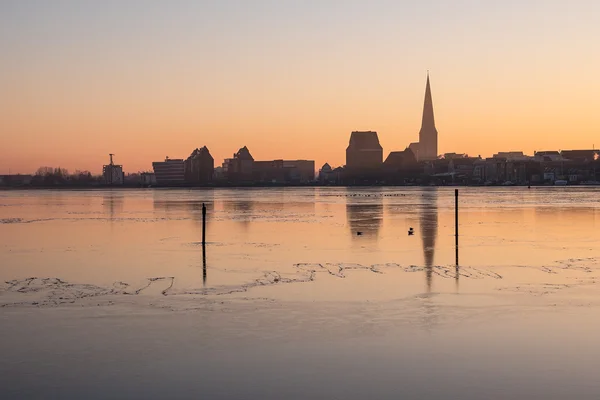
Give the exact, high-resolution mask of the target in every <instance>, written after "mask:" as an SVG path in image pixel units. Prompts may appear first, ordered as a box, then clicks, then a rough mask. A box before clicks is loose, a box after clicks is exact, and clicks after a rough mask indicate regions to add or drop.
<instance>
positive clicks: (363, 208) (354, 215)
mask: <svg viewBox="0 0 600 400" xmlns="http://www.w3.org/2000/svg"><path fill="white" fill-rule="evenodd" d="M346 219H347V221H348V227H349V228H350V233H351V234H352V237H354V238H355V239H357V238H360V237H362V236H367V237H370V238H377V237H378V236H379V230H380V229H381V223H382V221H383V199H382V198H381V196H376V197H372V198H370V199H369V200H364V199H355V198H351V197H347V199H346Z"/></svg>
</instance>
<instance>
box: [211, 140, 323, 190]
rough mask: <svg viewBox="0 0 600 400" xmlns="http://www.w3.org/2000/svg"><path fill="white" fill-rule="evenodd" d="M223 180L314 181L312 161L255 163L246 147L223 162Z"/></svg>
mask: <svg viewBox="0 0 600 400" xmlns="http://www.w3.org/2000/svg"><path fill="white" fill-rule="evenodd" d="M222 175H223V179H226V180H227V181H228V182H230V183H245V184H250V183H278V184H280V183H308V182H312V181H314V180H315V162H314V161H313V160H269V161H255V160H254V157H252V155H251V154H250V151H249V150H248V148H247V147H246V146H244V147H242V148H241V149H240V150H239V151H238V152H237V153H235V154H234V155H233V158H228V159H226V160H225V161H224V162H223V167H222Z"/></svg>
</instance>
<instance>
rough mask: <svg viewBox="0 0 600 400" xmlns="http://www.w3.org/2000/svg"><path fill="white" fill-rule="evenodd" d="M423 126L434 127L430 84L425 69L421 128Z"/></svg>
mask: <svg viewBox="0 0 600 400" xmlns="http://www.w3.org/2000/svg"><path fill="white" fill-rule="evenodd" d="M424 127H427V128H430V127H432V128H434V129H435V120H434V118H433V100H431V86H430V84H429V71H427V85H426V86H425V102H424V104H423V121H422V122H421V129H423V128H424Z"/></svg>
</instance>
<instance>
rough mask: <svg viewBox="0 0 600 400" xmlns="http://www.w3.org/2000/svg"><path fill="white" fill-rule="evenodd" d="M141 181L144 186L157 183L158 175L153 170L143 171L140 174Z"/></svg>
mask: <svg viewBox="0 0 600 400" xmlns="http://www.w3.org/2000/svg"><path fill="white" fill-rule="evenodd" d="M140 183H141V184H142V185H144V186H152V185H156V175H155V174H154V173H152V172H142V173H141V174H140Z"/></svg>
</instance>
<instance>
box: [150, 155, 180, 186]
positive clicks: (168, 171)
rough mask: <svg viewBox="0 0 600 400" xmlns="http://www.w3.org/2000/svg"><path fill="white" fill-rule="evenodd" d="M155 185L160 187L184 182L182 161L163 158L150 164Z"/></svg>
mask: <svg viewBox="0 0 600 400" xmlns="http://www.w3.org/2000/svg"><path fill="white" fill-rule="evenodd" d="M152 168H154V175H155V176H156V183H157V184H158V185H161V186H171V185H181V184H183V183H184V182H185V177H184V166H183V159H180V158H179V159H170V158H169V157H167V158H165V161H155V162H153V163H152Z"/></svg>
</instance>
